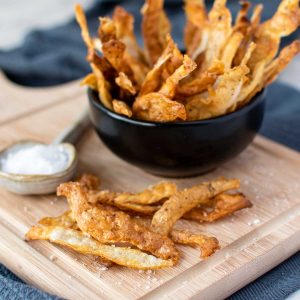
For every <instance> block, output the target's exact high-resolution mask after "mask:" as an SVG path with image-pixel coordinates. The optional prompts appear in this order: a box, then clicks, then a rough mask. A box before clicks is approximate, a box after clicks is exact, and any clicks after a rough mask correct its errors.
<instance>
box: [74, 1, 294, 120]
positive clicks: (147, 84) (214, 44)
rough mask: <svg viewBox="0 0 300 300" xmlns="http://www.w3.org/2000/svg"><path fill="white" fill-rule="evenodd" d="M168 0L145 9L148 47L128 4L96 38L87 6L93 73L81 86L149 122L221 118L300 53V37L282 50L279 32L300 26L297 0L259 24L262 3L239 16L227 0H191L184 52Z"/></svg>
mask: <svg viewBox="0 0 300 300" xmlns="http://www.w3.org/2000/svg"><path fill="white" fill-rule="evenodd" d="M163 4H164V3H163V1H162V0H147V1H145V4H144V6H143V8H142V10H141V11H142V15H143V16H142V17H143V20H142V35H143V39H144V45H145V48H144V49H142V48H141V47H140V46H139V45H138V43H137V40H136V37H135V35H134V18H133V16H132V15H131V14H129V13H128V12H127V11H125V10H124V9H123V8H122V7H116V9H115V10H114V13H113V15H112V17H111V18H110V17H107V16H106V17H100V25H99V28H98V36H96V37H91V36H90V34H89V31H88V27H87V21H86V18H85V15H84V13H83V10H82V9H81V7H80V6H79V5H77V6H76V9H75V10H76V18H77V21H78V23H79V25H80V27H81V32H82V38H83V40H84V42H85V44H86V46H87V48H88V55H87V60H88V62H89V63H90V65H91V68H92V73H90V74H88V75H87V76H86V77H85V78H84V80H83V81H82V84H83V85H88V86H89V87H90V88H92V89H94V90H96V91H98V94H99V99H100V101H101V102H102V104H103V105H104V106H105V107H106V108H108V109H110V110H113V111H114V112H116V113H118V114H121V115H125V116H127V117H130V118H135V119H140V120H145V121H151V122H172V121H193V120H205V119H210V118H215V117H218V116H221V115H224V114H228V113H230V112H233V111H235V110H238V109H239V108H241V107H243V106H245V105H247V104H248V103H249V102H250V101H251V100H252V99H253V98H254V96H255V95H256V94H257V93H258V92H260V91H261V90H262V89H263V88H264V87H265V86H267V85H269V84H270V83H272V82H273V81H274V80H275V79H276V77H277V75H278V74H279V73H280V72H281V71H282V70H283V69H284V68H285V67H286V66H287V65H288V63H289V62H290V61H291V60H292V59H293V57H294V56H295V55H297V54H298V53H299V51H300V41H298V40H296V41H294V42H292V43H291V44H290V45H288V46H287V47H285V48H283V49H282V50H281V51H279V48H280V41H281V38H283V37H286V36H288V35H290V34H291V33H293V32H294V31H295V30H297V28H298V27H299V24H300V9H299V1H298V0H282V1H281V4H280V5H279V7H278V9H277V11H276V13H275V14H274V15H273V17H272V18H271V19H269V20H267V21H265V22H261V14H262V11H263V5H262V4H259V5H256V6H255V7H254V8H253V12H252V15H251V16H248V15H249V11H250V8H251V5H250V3H249V2H247V1H243V2H242V3H241V9H240V11H239V12H238V14H237V16H236V18H235V20H233V18H232V15H231V12H230V11H229V9H228V8H227V7H226V1H225V0H215V1H214V4H213V7H212V8H211V10H210V11H207V10H206V8H205V3H204V1H203V0H186V1H185V2H184V11H185V14H186V19H187V21H186V26H185V30H184V37H183V38H184V43H185V48H186V54H183V53H182V52H181V51H180V50H179V49H178V47H177V45H176V43H175V42H174V40H173V39H172V37H171V34H170V32H171V23H170V21H169V20H168V18H167V16H166V14H165V12H164V10H163Z"/></svg>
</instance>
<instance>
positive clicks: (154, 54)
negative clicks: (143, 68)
mask: <svg viewBox="0 0 300 300" xmlns="http://www.w3.org/2000/svg"><path fill="white" fill-rule="evenodd" d="M142 14H143V20H142V34H143V37H144V43H145V48H146V51H147V53H148V56H149V60H150V62H151V64H152V65H154V64H155V63H156V62H157V60H158V58H159V57H160V55H161V54H162V52H163V51H164V49H165V47H166V44H167V40H166V36H167V34H168V33H170V30H171V25H170V22H169V20H168V18H167V16H166V14H165V13H164V11H163V0H146V2H145V5H144V7H143V9H142ZM153 24H156V26H153Z"/></svg>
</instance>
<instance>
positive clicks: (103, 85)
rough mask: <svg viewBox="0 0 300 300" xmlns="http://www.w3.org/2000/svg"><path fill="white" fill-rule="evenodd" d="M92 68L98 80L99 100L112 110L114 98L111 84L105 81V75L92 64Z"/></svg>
mask: <svg viewBox="0 0 300 300" xmlns="http://www.w3.org/2000/svg"><path fill="white" fill-rule="evenodd" d="M91 67H92V70H93V72H94V74H95V77H96V79H97V87H98V94H99V99H100V101H101V102H102V103H103V105H104V106H105V107H107V108H109V109H112V103H111V102H112V97H111V94H110V85H109V82H108V81H107V80H106V79H105V77H104V75H103V73H102V72H101V70H100V69H98V68H97V66H95V65H94V64H91Z"/></svg>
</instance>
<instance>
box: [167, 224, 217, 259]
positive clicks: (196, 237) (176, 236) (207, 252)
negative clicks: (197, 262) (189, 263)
mask: <svg viewBox="0 0 300 300" xmlns="http://www.w3.org/2000/svg"><path fill="white" fill-rule="evenodd" d="M170 238H171V239H172V240H173V242H174V243H177V244H183V245H189V246H192V247H199V249H200V252H201V253H200V257H201V258H207V257H209V256H211V255H212V254H214V253H215V252H216V251H217V250H218V249H220V246H219V241H218V240H217V239H216V238H215V237H210V236H207V235H204V234H193V233H191V232H189V231H187V230H176V229H173V230H172V231H171V232H170Z"/></svg>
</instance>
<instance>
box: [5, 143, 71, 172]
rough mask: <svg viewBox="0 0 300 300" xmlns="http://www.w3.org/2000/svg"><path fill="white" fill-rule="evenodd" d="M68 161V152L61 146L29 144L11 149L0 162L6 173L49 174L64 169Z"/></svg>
mask: <svg viewBox="0 0 300 300" xmlns="http://www.w3.org/2000/svg"><path fill="white" fill-rule="evenodd" d="M68 161H69V157H68V153H66V151H65V150H64V148H63V146H57V145H30V146H27V147H24V148H22V149H17V150H12V151H11V152H10V153H9V154H8V155H6V156H5V157H4V158H2V159H1V161H0V163H1V169H2V171H4V172H6V173H13V174H27V175H33V174H35V175H49V174H55V173H58V172H61V171H63V170H65V169H66V167H67V164H68Z"/></svg>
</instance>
